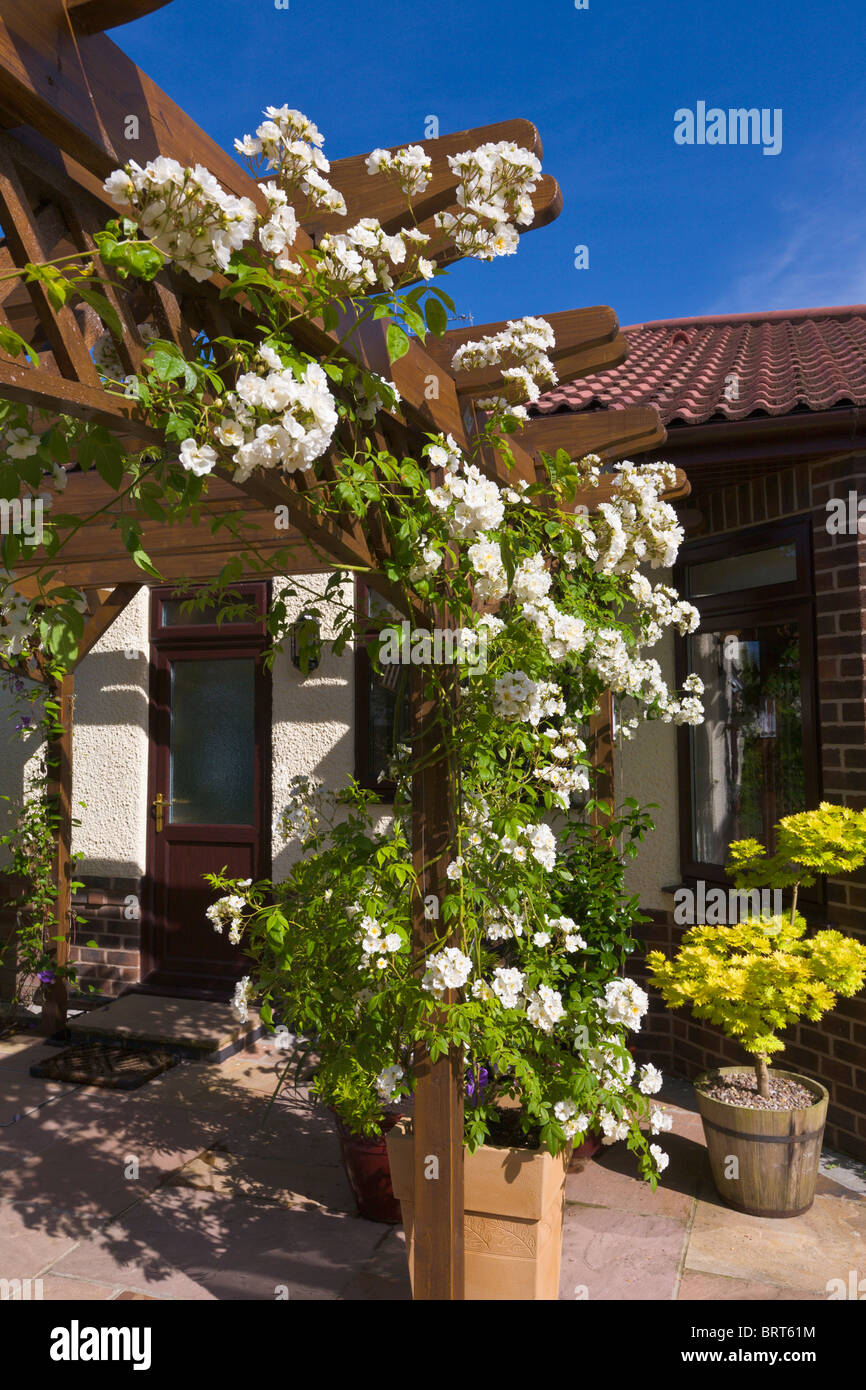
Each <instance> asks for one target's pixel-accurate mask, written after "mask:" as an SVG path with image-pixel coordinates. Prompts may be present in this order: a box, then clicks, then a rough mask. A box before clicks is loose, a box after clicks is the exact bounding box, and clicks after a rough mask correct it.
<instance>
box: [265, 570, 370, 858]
mask: <svg viewBox="0 0 866 1390" xmlns="http://www.w3.org/2000/svg"><path fill="white" fill-rule="evenodd" d="M327 582H328V576H327V575H324V574H314V575H297V576H295V577H294V578H293V579H292V580H274V594H275V596H276V594H277V593H278V592H284V591H285V590H286V589H287V588H294V589H296V590H298V592H297V593H296V595H295V596H294V597H288V598H287V600H286V607H287V609H288V613H289V618H290V620H294V618H296V617H297V616H298V615H299V614H300V613H301V611H302V610H303V608H304V607H305V606H306V604H307V603H309V602H310V600H311V598H312V597H313V596H314V595H321V594H322V593H323V592H324V590H325V587H326V585H327ZM344 600H345V602H347V603H349V604H351V602H352V586H351V585H347V586H346V588H345V590H344ZM338 613H339V609H338V607H337V606H336V605H329V606H328V607H326V608H325V609H324V610H323V616H324V618H325V622H324V623H323V629H322V635H323V637H324V639H325V642H324V645H323V648H322V661H321V665H320V666H319V667H318V668H317V669H316V670H315V671H313V672H311V674H310V675H309V676H304V674H303V672H302V671H298V670H296V669H295V667H294V666H293V665H292V662H291V658H290V655H289V649H288V642H287V643H286V644H285V650H284V651H283V652H282V653H281V654H280V655H279V656H278V657H277V659H276V661H275V662H274V670H273V732H272V738H273V763H272V767H273V771H272V785H273V825H274V830H273V845H272V852H273V876H274V879H275V881H277V882H279V881H280V880H281V879H283V878H285V876H286V874H287V873H288V870H289V867H290V865H291V864H292V863H293V862H294V861H295V860H296V859H297V857H298V842H297V840H294V841H292V842H287V841H286V839H285V837H284V836H282V835H281V834H280V829H279V821H280V817H281V815H282V812H283V811H284V810H285V807H286V801H287V798H288V791H289V783H290V782H291V780H292V778H293V777H296V776H298V775H299V774H301V773H307V774H309V775H311V776H314V777H317V778H319V779H320V780H321V781H322V782H324V783H325V785H326V786H327V787H329V788H331V789H337V788H339V787H341V786H343V785H344V784H345V782H346V781H347V779H348V778H349V777H350V776H351V774H352V772H353V771H354V767H355V743H354V722H355V710H354V674H353V661H352V652H351V649H350V648H348V647H347V648H346V650H345V651H344V652H343V654H342V655H341V656H335V655H334V653H333V652H332V650H331V649H330V646H329V645H328V639H329V638H331V637H333V635H334V631H335V620H336V618H337V616H338Z"/></svg>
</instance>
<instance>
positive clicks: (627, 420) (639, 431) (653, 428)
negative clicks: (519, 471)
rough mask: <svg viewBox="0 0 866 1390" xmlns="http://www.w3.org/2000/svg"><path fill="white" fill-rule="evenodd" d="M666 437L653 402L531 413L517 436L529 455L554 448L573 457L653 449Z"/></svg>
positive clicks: (551, 452)
mask: <svg viewBox="0 0 866 1390" xmlns="http://www.w3.org/2000/svg"><path fill="white" fill-rule="evenodd" d="M666 437H667V436H666V433H665V427H664V425H663V424H662V422H661V418H660V416H659V413H658V410H657V409H656V407H655V406H654V405H632V406H627V407H626V408H625V409H623V410H586V411H573V410H567V411H559V412H557V413H556V414H553V415H534V416H533V417H532V419H531V420H529V421H528V422H527V424H526V425H525V426H524V429H523V433H522V435H521V439H522V442H523V446H524V448H525V449H527V450H528V451H529V452H530V453H532V454H542V453H544V454H555V453H556V451H557V449H567V450H568V452H569V454H570V455H571V457H572V458H574V459H579V458H583V457H584V455H586V454H599V455H601V457H602V458H620V457H621V456H622V455H623V453H629V452H631V453H638V452H644V451H645V450H647V449H652V448H655V447H656V446H657V445H659V444H661V443H663V442H664V440H665V438H666Z"/></svg>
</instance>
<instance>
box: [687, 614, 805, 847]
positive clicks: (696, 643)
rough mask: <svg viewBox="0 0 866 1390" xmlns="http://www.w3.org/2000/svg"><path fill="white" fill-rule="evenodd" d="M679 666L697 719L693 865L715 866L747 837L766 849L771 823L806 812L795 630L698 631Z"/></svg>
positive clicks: (765, 626)
mask: <svg viewBox="0 0 866 1390" xmlns="http://www.w3.org/2000/svg"><path fill="white" fill-rule="evenodd" d="M689 657H690V664H689V669H690V670H692V671H695V672H697V674H698V675H699V676H700V677H701V679H702V680H703V682H704V686H705V694H704V708H705V712H706V717H705V720H704V723H703V724H702V725H699V726H698V727H697V728H694V729H691V730H690V739H691V745H692V757H691V766H692V788H691V797H692V826H693V839H694V844H693V853H694V857H695V859H696V860H697V862H698V863H703V864H724V863H725V861H726V860H727V858H728V846H729V845H730V843H731V841H732V840H738V839H743V838H746V837H748V836H754V838H755V839H757V840H760V841H761V842H762V843H763V844H765V845H767V847H768V848H769V849H771V850H772V849H773V848H774V846H773V845H772V843H771V836H772V829H773V826H774V825H775V824H776V822H777V821H778V820H779V819H780V818H781V817H782V816H786V815H790V814H791V813H792V812H794V811H802V810H804V809H805V806H806V788H805V769H804V758H803V704H802V693H801V669H800V668H801V653H800V636H799V628H798V624H797V623H795V622H788V623H769V622H768V623H762V624H760V625H756V626H753V627H738V628H736V629H734V628H728V629H722V630H719V631H716V632H701V633H698V634H697V635H696V636H694V637H692V638H690V639H689Z"/></svg>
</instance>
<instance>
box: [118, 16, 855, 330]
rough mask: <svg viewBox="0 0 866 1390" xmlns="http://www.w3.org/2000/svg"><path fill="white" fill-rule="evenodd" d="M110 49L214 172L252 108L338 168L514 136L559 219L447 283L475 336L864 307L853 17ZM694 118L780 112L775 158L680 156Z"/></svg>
mask: <svg viewBox="0 0 866 1390" xmlns="http://www.w3.org/2000/svg"><path fill="white" fill-rule="evenodd" d="M112 37H113V38H114V40H115V41H116V42H117V43H119V44H120V45H121V47H123V48H124V49H125V50H126V52H127V53H129V54H130V56H131V57H133V58H134V59H135V60H136V62H137V63H139V65H140V66H141V67H143V68H144V69H145V70H146V71H147V72H148V73H149V74H150V75H151V76H152V77H153V78H154V80H155V81H156V82H158V83H159V84H160V86H162V87H163V88H165V90H166V91H167V92H168V93H169V94H170V95H171V96H172V97H173V98H174V99H175V100H176V101H178V102H179V103H180V104H181V105H183V106H184V107H185V108H186V109H187V110H188V111H189V112H190V114H191V115H193V116H194V117H195V119H196V120H197V121H198V123H199V124H200V125H201V126H203V127H204V128H205V129H206V130H207V131H208V132H209V133H210V134H211V135H212V136H213V137H214V138H215V139H216V140H217V141H219V142H220V143H221V144H223V145H224V146H225V147H226V148H227V149H230V148H231V143H232V140H233V138H234V136H235V135H240V134H243V133H244V132H245V131H249V130H252V129H253V128H254V127H255V125H256V124H258V120H259V119H260V117H259V112H260V110H261V108H262V106H264V105H265V104H267V103H270V102H273V103H275V104H281V103H282V102H284V101H285V102H288V103H289V104H290V105H292V106H296V107H299V108H300V109H301V110H302V111H304V112H305V113H306V114H307V115H308V116H309V117H310V118H311V119H312V120H314V121H315V122H316V123H317V124H318V126H319V127H320V129H321V130H322V131H323V132H324V134H325V136H326V143H325V153H326V154H328V155H329V156H330V157H331V158H334V159H338V158H340V157H342V156H345V155H349V154H356V153H359V152H361V151H365V150H369V149H372V148H373V147H374V146H376V145H392V144H397V143H402V142H406V143H409V142H412V141H415V140H419V139H422V138H423V136H424V122H425V118H426V117H427V116H428V115H436V116H437V117H438V119H439V123H440V131H441V133H443V134H444V133H445V132H447V131H452V130H461V129H464V128H466V127H469V126H476V125H484V124H487V123H490V122H492V121H497V120H504V119H507V118H508V117H512V116H526V117H528V118H529V119H531V120H533V121H534V122H535V124H536V125H537V126H538V128H539V130H540V132H541V135H542V139H543V142H544V168H545V170H546V171H547V172H548V173H551V174H553V175H554V176H555V177H556V178H557V179H558V180H559V182H560V184H561V186H562V190H563V195H564V209H563V212H562V213H561V215H560V217H559V219H558V221H557V222H555V223H553V224H552V225H550V226H548V227H546V228H544V229H543V230H541V231H538V232H533V233H531V234H530V235H529V236H526V237H524V238H522V239H521V245H520V249H519V251H518V253H517V255H516V256H512V257H508V258H503V259H500V260H497V261H494V262H493V263H492V264H480V263H471V264H466V263H464V264H463V265H461V266H459V267H457V268H455V270H454V272H453V273H452V275H451V277H450V283H449V284H448V285H447V288H448V289H449V290H451V291H452V293H455V298H457V299H458V307H459V309H460V310H461V312H464V313H471V314H472V316H473V319H474V321H475V323H483V322H489V321H492V320H496V319H500V318H505V317H514V316H517V315H521V314H526V313H549V312H552V311H554V310H556V309H567V308H574V307H577V306H580V305H584V304H598V303H606V304H611V305H612V306H613V307H614V309H615V310H616V312H617V314H618V315H619V318H620V322H621V323H623V324H627V323H636V322H641V321H644V320H648V319H656V318H675V317H685V316H691V315H699V314H720V313H738V312H743V311H758V310H770V309H795V308H803V307H807V306H810V307H813V306H817V305H826V304H853V303H862V302H864V301H866V237H864V221H866V219H864V215H863V214H864V204H866V192H864V190H866V178H864V174H866V157H864V149H866V142H864V134H866V63H864V61H863V51H864V46H866V8H864V6H863V0H844V3H840V2H839V0H814V3H805V0H789V3H785V4H782V3H777V2H776V0H728V3H721V0H719V3H707V0H688V3H676V2H674V0H670V2H669V3H664V2H663V0H662V3H659V2H658V0H656V3H652V2H651V0H648V2H647V3H638V0H589V8H588V9H585V10H578V9H576V8H575V5H574V0H534V3H530V4H527V3H517V0H501V3H492V0H487V3H482V2H481V0H461V2H460V3H455V0H437V3H435V4H425V3H420V0H353V3H347V0H340V2H339V3H337V0H289V8H288V10H278V9H277V8H276V7H275V4H274V0H173V3H172V4H170V5H168V6H167V7H166V8H165V9H164V10H162V11H160V12H157V13H156V14H154V15H151V16H149V17H147V18H146V19H142V20H139V21H137V22H136V23H134V24H130V25H126V26H124V27H122V28H120V29H116V30H114V31H113V33H112ZM698 101H705V102H706V104H707V106H708V107H712V106H717V107H721V108H723V109H727V108H728V107H743V106H745V107H758V108H763V107H767V108H771V109H772V108H781V109H782V113H783V117H782V133H783V138H782V149H781V152H780V153H779V154H778V155H775V156H769V155H764V154H763V152H762V149H761V147H760V146H753V145H748V146H739V145H731V146H727V145H724V146H723V145H715V146H711V145H704V146H698V145H693V146H684V145H677V144H676V143H675V142H674V138H673V133H674V112H675V111H676V110H677V109H678V108H681V107H688V108H691V109H693V110H694V109H695V107H696V103H697V102H698ZM577 245H586V246H588V248H589V269H587V270H576V269H575V267H574V248H575V246H577Z"/></svg>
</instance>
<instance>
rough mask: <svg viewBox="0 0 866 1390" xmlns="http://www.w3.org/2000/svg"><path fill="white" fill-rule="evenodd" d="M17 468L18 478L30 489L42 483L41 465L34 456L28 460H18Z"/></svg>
mask: <svg viewBox="0 0 866 1390" xmlns="http://www.w3.org/2000/svg"><path fill="white" fill-rule="evenodd" d="M17 467H18V475H19V477H21V478H23V479H24V481H25V483H29V484H30V486H31V487H38V486H39V484H40V483H41V482H42V465H41V464H40V462H39V460H38V458H36V456H35V455H34V456H33V457H32V458H29V459H18V461H17Z"/></svg>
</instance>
